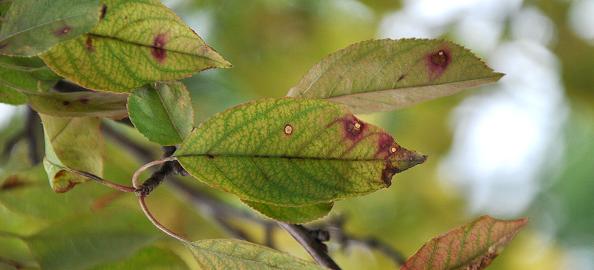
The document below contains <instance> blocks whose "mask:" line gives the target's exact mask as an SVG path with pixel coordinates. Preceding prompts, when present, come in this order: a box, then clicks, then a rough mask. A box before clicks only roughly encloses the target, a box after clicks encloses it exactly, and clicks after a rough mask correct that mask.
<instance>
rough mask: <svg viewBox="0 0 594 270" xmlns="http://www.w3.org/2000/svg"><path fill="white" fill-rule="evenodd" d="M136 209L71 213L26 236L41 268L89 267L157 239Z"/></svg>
mask: <svg viewBox="0 0 594 270" xmlns="http://www.w3.org/2000/svg"><path fill="white" fill-rule="evenodd" d="M159 237H160V235H159V234H158V231H157V230H155V228H154V227H153V226H152V225H151V224H150V223H149V222H148V221H146V219H145V218H144V216H143V215H142V214H140V213H139V212H138V211H134V210H127V209H125V208H120V209H112V208H108V209H105V210H103V211H99V212H96V213H92V214H87V215H82V216H76V217H72V218H69V219H66V220H63V221H62V222H59V223H54V224H52V225H51V226H50V227H48V228H46V229H44V230H42V231H40V232H39V233H37V234H34V235H33V236H30V237H27V238H25V241H26V242H27V244H28V245H29V247H30V249H31V253H33V256H34V257H35V258H36V259H37V261H38V262H39V265H40V266H41V269H46V270H52V269H69V270H77V269H88V268H90V267H94V266H97V265H100V264H102V263H105V262H109V261H115V260H118V259H123V258H126V257H128V256H130V255H132V254H134V253H135V252H136V251H137V250H138V249H140V248H142V247H144V246H147V245H149V244H150V243H152V242H154V241H155V240H156V239H158V238H159Z"/></svg>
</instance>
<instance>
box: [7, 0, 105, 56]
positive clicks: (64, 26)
mask: <svg viewBox="0 0 594 270" xmlns="http://www.w3.org/2000/svg"><path fill="white" fill-rule="evenodd" d="M98 21H99V0H18V1H14V3H13V4H12V5H11V6H10V8H9V10H8V12H7V13H6V21H4V23H3V24H2V29H1V30H0V54H4V55H20V56H35V55H38V54H40V53H42V52H44V51H47V50H48V49H49V48H51V47H53V46H54V45H56V44H58V43H59V42H62V41H66V40H70V39H72V38H75V37H78V36H80V35H82V34H84V33H87V32H89V31H90V30H91V29H92V28H93V26H95V25H96V24H97V22H98Z"/></svg>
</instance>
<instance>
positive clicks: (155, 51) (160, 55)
mask: <svg viewBox="0 0 594 270" xmlns="http://www.w3.org/2000/svg"><path fill="white" fill-rule="evenodd" d="M166 43H167V35H166V34H164V33H161V34H158V35H156V36H155V38H154V40H153V46H152V48H151V53H152V55H153V57H154V58H155V59H156V60H157V62H159V63H163V62H164V61H165V58H167V51H166V50H165V44H166Z"/></svg>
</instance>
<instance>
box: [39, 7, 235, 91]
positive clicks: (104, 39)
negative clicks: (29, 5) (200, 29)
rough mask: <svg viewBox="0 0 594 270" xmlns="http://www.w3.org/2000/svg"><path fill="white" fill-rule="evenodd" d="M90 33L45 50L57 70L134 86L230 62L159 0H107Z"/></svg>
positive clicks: (85, 81)
mask: <svg viewBox="0 0 594 270" xmlns="http://www.w3.org/2000/svg"><path fill="white" fill-rule="evenodd" d="M100 5H101V9H100V18H99V23H98V24H97V26H96V27H95V28H93V29H92V30H91V31H90V32H89V33H87V34H84V35H82V36H80V37H78V38H76V39H72V40H69V41H66V42H62V43H60V44H59V45H57V46H55V47H53V48H52V49H51V50H49V51H48V52H47V53H44V54H42V55H41V57H42V59H43V60H44V61H45V63H46V64H47V65H48V66H49V67H50V68H51V69H52V70H53V71H54V72H56V73H57V74H58V75H60V76H63V77H65V78H67V79H69V80H71V81H73V82H76V83H77V84H79V85H81V86H84V87H86V88H89V89H94V90H102V91H113V92H130V91H131V90H133V89H135V88H139V87H141V86H143V85H146V84H148V83H151V82H155V81H171V80H178V79H181V78H185V77H188V76H190V75H191V74H193V73H195V72H198V71H201V70H204V69H208V68H216V67H229V66H230V64H229V63H228V62H227V61H226V60H225V59H223V58H222V57H221V56H220V55H219V54H218V53H217V52H215V51H214V50H213V49H211V48H210V47H209V46H208V45H206V44H205V43H204V41H203V40H202V39H201V38H200V37H199V36H198V35H197V34H196V33H195V32H194V31H193V30H192V29H190V28H189V27H188V26H187V25H186V24H185V23H184V22H183V21H182V20H181V19H180V18H179V17H177V15H175V13H173V11H171V10H169V9H168V8H167V7H165V6H163V5H162V4H161V3H160V1H158V0H103V1H101V4H100Z"/></svg>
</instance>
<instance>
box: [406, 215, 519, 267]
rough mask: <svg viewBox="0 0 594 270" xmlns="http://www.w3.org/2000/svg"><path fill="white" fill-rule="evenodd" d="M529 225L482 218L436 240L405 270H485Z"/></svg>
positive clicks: (412, 259) (408, 263)
mask: <svg viewBox="0 0 594 270" xmlns="http://www.w3.org/2000/svg"><path fill="white" fill-rule="evenodd" d="M527 222H528V221H527V220H526V219H518V220H512V221H504V220H497V219H494V218H492V217H489V216H483V217H480V218H479V219H477V220H475V221H473V222H472V223H470V224H467V225H464V226H461V227H459V228H456V229H453V230H451V231H449V232H447V233H445V234H443V235H441V236H438V237H436V238H434V239H432V240H431V241H429V242H428V243H426V244H425V245H423V247H421V249H419V251H417V253H415V255H413V256H412V257H410V258H409V259H408V260H407V261H406V263H405V264H404V265H403V266H402V268H401V269H402V270H405V269H406V270H423V269H434V270H449V269H452V270H454V269H476V270H478V269H484V268H486V267H487V266H489V264H491V262H492V261H493V259H495V257H497V255H499V253H501V251H502V250H503V247H504V246H505V245H507V243H508V242H509V241H511V240H512V238H513V237H514V236H515V235H516V234H517V233H518V232H519V231H520V229H522V227H524V225H526V223H527Z"/></svg>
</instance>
